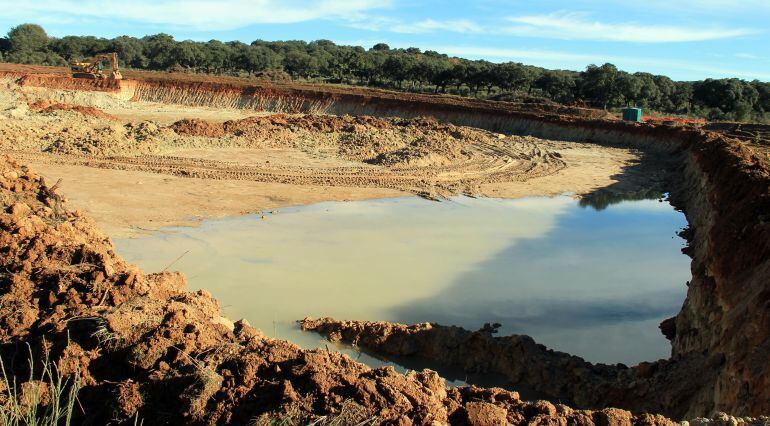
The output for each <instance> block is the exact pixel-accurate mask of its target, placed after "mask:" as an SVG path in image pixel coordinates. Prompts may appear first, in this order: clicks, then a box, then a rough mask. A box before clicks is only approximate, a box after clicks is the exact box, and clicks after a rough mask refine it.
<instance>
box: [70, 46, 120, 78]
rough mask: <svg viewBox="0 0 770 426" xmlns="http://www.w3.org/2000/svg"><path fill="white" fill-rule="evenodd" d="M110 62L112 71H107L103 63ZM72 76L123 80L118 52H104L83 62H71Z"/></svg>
mask: <svg viewBox="0 0 770 426" xmlns="http://www.w3.org/2000/svg"><path fill="white" fill-rule="evenodd" d="M107 62H109V64H110V67H111V69H112V71H110V72H109V74H107V73H105V70H104V68H103V66H102V65H103V64H105V63H107ZM70 68H71V69H72V77H74V78H90V79H92V80H106V79H109V80H122V79H123V75H121V74H120V70H119V69H118V54H117V53H115V52H113V53H103V54H100V55H96V56H94V57H93V58H91V59H89V60H87V61H83V62H71V63H70Z"/></svg>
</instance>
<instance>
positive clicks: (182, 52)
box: [0, 24, 770, 121]
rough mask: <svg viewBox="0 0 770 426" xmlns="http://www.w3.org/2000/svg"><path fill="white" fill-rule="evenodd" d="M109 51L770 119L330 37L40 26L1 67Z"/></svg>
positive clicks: (700, 97)
mask: <svg viewBox="0 0 770 426" xmlns="http://www.w3.org/2000/svg"><path fill="white" fill-rule="evenodd" d="M106 52H117V53H118V58H119V61H120V65H121V66H123V67H125V68H133V69H142V70H158V71H164V70H175V71H185V72H196V73H209V74H226V75H238V76H251V75H255V74H258V73H264V72H268V73H276V72H278V73H280V72H285V73H287V74H288V75H289V76H291V78H294V79H303V80H309V81H320V82H329V83H345V84H358V85H367V86H374V87H384V88H391V89H396V90H404V91H413V92H435V93H450V94H456V95H462V96H475V97H483V98H493V99H521V98H545V99H549V100H552V101H555V102H559V103H564V104H585V105H590V106H593V107H598V108H604V109H613V108H619V107H624V106H637V107H641V108H645V109H648V110H652V111H657V112H661V113H665V114H679V115H687V116H697V117H703V118H708V119H712V120H739V121H746V120H751V121H767V120H768V119H770V83H767V82H761V81H758V80H754V81H746V80H742V79H737V78H727V79H706V80H702V81H674V80H672V79H670V78H668V77H666V76H662V75H653V74H650V73H645V72H637V73H628V72H625V71H622V70H619V69H618V68H617V67H616V66H614V65H612V64H609V63H607V64H604V65H589V66H588V67H586V69H585V70H584V71H582V72H577V71H568V70H550V69H545V68H541V67H536V66H531V65H525V64H522V63H518V62H506V63H493V62H489V61H485V60H468V59H463V58H457V57H450V56H448V55H445V54H441V53H438V52H435V51H431V50H426V51H421V50H420V49H418V48H415V47H411V48H408V49H394V48H390V47H389V46H388V45H387V44H384V43H380V44H377V45H375V46H373V47H372V48H370V49H365V48H363V47H360V46H340V45H337V44H335V43H333V42H331V41H329V40H316V41H311V42H305V41H274V42H271V41H263V40H255V41H253V42H252V43H250V44H246V43H242V42H240V41H231V42H221V41H218V40H211V41H207V42H197V41H191V40H183V41H177V40H175V39H174V38H173V37H172V36H170V35H168V34H155V35H149V36H146V37H142V38H135V37H128V36H121V37H116V38H113V39H106V38H98V37H93V36H66V37H62V38H54V37H49V36H48V35H47V34H46V32H45V30H44V29H43V28H42V27H40V26H39V25H35V24H22V25H19V26H17V27H14V28H12V29H11V30H10V31H9V32H8V35H7V37H5V38H0V61H4V62H14V63H22V64H39V65H58V66H65V65H67V63H68V62H69V61H73V60H82V59H86V58H89V57H91V56H93V55H95V54H98V53H106Z"/></svg>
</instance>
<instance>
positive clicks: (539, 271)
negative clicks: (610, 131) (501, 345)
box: [115, 196, 690, 378]
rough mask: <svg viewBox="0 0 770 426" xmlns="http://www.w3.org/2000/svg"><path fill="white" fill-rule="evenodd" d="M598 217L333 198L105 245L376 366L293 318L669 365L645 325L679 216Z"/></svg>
mask: <svg viewBox="0 0 770 426" xmlns="http://www.w3.org/2000/svg"><path fill="white" fill-rule="evenodd" d="M601 207H602V209H601V210H597V209H595V208H592V207H590V206H585V205H583V206H581V205H580V203H579V202H578V201H576V200H574V199H573V198H571V197H567V196H562V197H554V198H526V199H518V200H499V199H474V198H466V197H457V198H452V199H450V200H448V201H444V202H440V203H437V202H431V201H426V200H423V199H419V198H398V199H385V200H374V201H359V202H330V203H320V204H315V205H311V206H304V207H296V208H288V209H281V210H280V211H279V212H274V213H271V212H265V213H263V214H256V215H247V216H241V217H236V218H229V219H223V220H212V221H206V222H203V224H202V225H201V226H200V227H197V228H189V227H184V228H167V229H164V230H162V231H159V232H157V233H154V234H152V235H149V236H144V237H140V238H132V239H121V240H116V241H115V244H116V246H117V248H118V251H119V252H120V254H122V255H123V256H124V257H125V258H126V260H128V261H129V262H134V263H136V264H138V265H139V266H140V267H142V268H143V269H144V270H145V271H159V270H162V269H164V268H166V267H167V266H169V264H171V263H172V262H173V264H172V265H171V267H170V269H173V270H180V271H182V272H184V273H185V274H186V275H187V279H188V288H189V289H191V290H195V289H198V288H204V289H206V290H208V291H210V292H211V293H212V294H213V295H214V297H216V298H217V299H218V300H219V302H220V303H221V305H222V307H223V311H224V312H225V314H226V315H227V316H228V317H230V318H232V319H239V318H246V319H247V320H248V321H249V323H251V324H252V325H253V326H255V327H258V328H260V329H262V331H263V332H264V333H266V334H268V335H272V336H275V337H280V338H282V339H287V340H289V341H292V342H294V343H296V344H298V345H300V346H303V347H329V348H330V349H332V348H333V349H335V350H341V351H343V352H347V353H348V354H350V355H352V356H353V357H355V358H359V359H360V360H361V361H363V362H366V363H368V364H370V365H374V366H379V365H383V364H385V363H386V362H385V361H382V360H378V359H375V358H373V357H371V356H369V355H366V354H361V353H358V352H356V351H355V350H354V349H353V348H349V347H346V346H343V345H332V344H331V343H328V342H326V341H325V340H324V339H323V338H321V337H319V336H318V335H316V334H313V333H304V332H302V331H300V330H299V328H298V327H297V325H296V323H295V321H296V320H298V319H301V318H303V317H305V316H311V317H321V316H332V317H334V318H337V319H357V320H386V321H395V322H403V323H414V322H427V321H430V322H438V323H441V324H448V325H449V324H451V325H459V326H462V327H465V328H467V329H471V330H475V329H478V328H480V327H481V326H482V325H483V324H484V323H487V322H490V323H493V322H497V323H500V324H502V327H501V328H500V330H499V335H506V334H511V333H517V334H528V335H530V336H532V337H534V338H535V340H536V341H538V342H539V343H542V344H545V345H547V346H548V347H550V348H553V349H556V350H561V351H566V352H569V353H572V354H575V355H579V356H581V357H584V358H586V359H587V360H589V361H592V362H605V363H617V362H622V363H626V364H629V365H630V364H635V363H637V362H639V361H644V360H647V361H651V360H656V359H658V358H663V357H668V356H669V351H670V345H669V343H668V341H667V340H666V339H665V338H664V337H663V336H662V335H661V333H660V331H659V330H658V324H659V323H660V321H662V320H663V319H665V318H668V317H670V316H672V315H674V314H675V313H676V312H677V311H678V310H679V308H680V307H681V304H682V301H683V300H684V296H685V291H686V286H685V282H686V281H687V280H688V279H689V278H690V271H689V258H687V257H686V256H685V255H683V254H682V253H681V251H680V249H681V248H682V246H683V244H684V242H683V240H682V239H680V238H679V237H677V236H676V232H677V231H678V230H680V229H681V228H682V227H684V226H685V225H686V221H685V218H684V216H683V215H682V214H681V213H679V212H676V211H674V209H673V208H672V207H671V206H670V205H669V204H668V203H666V202H660V201H658V200H639V201H624V202H620V203H617V204H612V205H609V206H605V205H602V206H601ZM604 207H606V208H604ZM180 256H182V257H181V258H179V257H180ZM175 260H176V261H175ZM174 261H175V262H174ZM458 377H460V378H462V377H461V376H458Z"/></svg>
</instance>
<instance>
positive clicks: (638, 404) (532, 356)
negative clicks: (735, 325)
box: [301, 318, 713, 418]
mask: <svg viewBox="0 0 770 426" xmlns="http://www.w3.org/2000/svg"><path fill="white" fill-rule="evenodd" d="M301 325H302V328H303V329H304V330H307V331H314V332H317V333H320V334H322V335H324V336H327V337H328V338H329V339H330V340H331V341H335V342H337V341H342V342H345V343H349V344H353V345H356V346H359V347H362V348H365V349H367V350H369V351H372V352H374V353H377V354H380V355H383V356H391V357H393V356H396V357H405V356H420V357H422V358H423V359H429V360H432V361H434V362H438V363H439V364H441V365H444V366H450V367H452V366H459V367H462V368H463V369H464V370H465V371H467V372H469V373H486V374H496V375H501V376H503V377H506V378H507V379H508V380H509V381H510V383H515V384H516V385H517V386H520V387H521V388H523V389H529V390H530V391H535V392H538V393H540V394H544V395H549V396H550V398H551V399H552V400H559V401H564V402H565V403H567V404H574V405H577V406H580V407H587V408H601V407H605V406H607V405H610V406H614V407H621V408H625V409H629V410H631V411H634V412H654V413H664V414H667V415H669V416H672V417H674V418H681V417H682V416H683V415H684V408H685V406H686V404H687V401H686V397H685V396H686V395H692V394H694V393H695V391H696V390H698V389H699V388H700V387H701V386H703V385H704V384H706V383H708V380H710V379H711V380H713V372H711V371H709V369H708V368H706V359H705V357H700V358H697V359H696V358H691V359H687V360H685V361H681V360H680V361H678V362H672V361H658V362H655V363H647V362H645V363H642V364H640V365H638V366H636V367H633V368H629V367H626V366H624V365H604V364H591V363H589V362H586V361H585V360H583V359H582V358H579V357H576V356H573V355H569V354H566V353H563V352H557V351H553V350H550V349H548V348H546V347H545V346H543V345H539V344H537V343H536V342H535V341H534V340H533V339H532V338H531V337H529V336H524V335H512V336H504V337H496V336H494V334H493V333H494V332H495V330H494V327H493V326H488V327H485V328H483V329H481V330H479V331H475V332H472V331H468V330H464V329H462V328H460V327H452V326H442V325H438V324H415V325H403V324H394V323H386V322H368V321H337V320H334V319H332V318H322V319H318V320H314V319H310V318H305V319H304V320H302V321H301ZM672 378H679V379H677V380H674V379H672Z"/></svg>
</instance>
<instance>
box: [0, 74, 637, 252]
mask: <svg viewBox="0 0 770 426" xmlns="http://www.w3.org/2000/svg"><path fill="white" fill-rule="evenodd" d="M1 83H3V86H4V87H1V88H0V113H2V114H3V115H4V116H5V119H4V120H0V152H6V153H9V154H10V155H12V156H14V157H16V158H18V159H19V160H21V161H24V162H27V163H29V164H31V165H32V166H33V168H34V169H35V170H37V171H38V172H40V173H41V174H42V175H43V176H45V177H46V179H47V180H48V181H49V182H56V181H57V180H58V179H60V178H61V179H62V184H61V186H60V188H61V189H60V192H61V193H62V194H64V195H65V196H66V197H67V198H68V199H69V200H70V201H71V205H72V206H73V207H75V208H78V209H81V210H83V211H84V212H86V213H87V214H88V215H89V216H91V217H92V218H94V219H95V220H96V221H97V223H98V224H99V225H100V227H101V228H102V229H104V230H105V231H107V233H108V234H110V235H112V236H114V237H128V236H135V235H138V234H141V233H144V232H152V231H154V230H157V229H159V228H162V227H168V226H177V225H185V226H186V225H194V224H196V223H199V222H200V220H202V219H206V218H219V217H225V216H232V215H239V214H244V213H251V212H259V211H262V210H266V209H271V210H272V209H277V208H281V207H287V206H296V205H302V204H310V203H316V202H322V201H342V200H362V199H371V198H383V197H398V196H409V195H422V196H426V197H433V198H437V199H441V198H442V197H447V196H452V195H457V194H465V195H473V196H488V197H525V196H551V195H557V194H564V193H571V194H575V195H576V196H579V195H582V194H587V193H590V192H591V191H594V190H597V189H600V188H606V187H613V188H616V189H619V190H624V189H635V188H637V187H639V186H640V185H644V184H645V182H646V181H647V180H648V179H649V176H650V173H649V171H648V170H646V171H645V172H644V173H639V172H638V171H637V172H634V170H635V169H638V168H639V163H640V162H642V163H649V161H647V160H645V161H642V158H641V154H640V153H638V152H635V151H632V150H629V149H625V148H618V147H607V146H600V145H595V144H588V143H567V142H558V141H548V140H542V139H536V138H531V137H519V136H510V135H508V136H506V135H499V134H494V133H489V132H486V131H482V130H478V129H472V128H467V127H457V126H452V125H443V124H440V123H436V122H431V121H425V120H421V119H416V120H411V121H409V120H407V121H404V120H400V121H399V120H383V119H374V118H351V117H333V116H282V115H266V114H257V115H255V114H254V113H253V111H252V112H250V113H249V114H248V115H247V113H246V112H245V111H241V110H215V109H211V108H195V107H182V106H176V105H164V104H157V103H146V102H128V101H125V100H120V99H115V98H113V97H110V96H109V95H107V94H104V93H92V92H78V91H63V90H48V89H40V88H20V87H18V86H15V85H14V84H13V82H12V81H10V80H5V81H3V82H1ZM41 99H42V100H46V101H47V102H48V101H50V102H48V103H47V104H52V105H53V106H54V108H53V109H52V110H45V111H41V110H36V109H35V108H30V107H29V106H28V105H31V104H32V103H34V102H36V101H40V100H41ZM57 103H61V105H67V106H70V107H71V106H72V105H78V106H86V107H88V108H92V110H91V111H92V112H93V111H96V112H98V113H99V114H102V112H103V113H106V114H109V115H111V116H113V117H115V118H113V119H110V118H105V117H103V116H101V115H93V114H90V113H89V112H88V111H85V112H76V111H72V110H66V111H64V110H57V109H56V105H57ZM102 115H103V114H102ZM245 117H249V118H245ZM182 119H194V120H193V121H190V120H187V121H185V122H179V120H182ZM196 120H197V121H196ZM228 120H232V121H228ZM225 121H228V122H225ZM223 122H225V123H223ZM174 123H177V124H174ZM180 123H181V124H180Z"/></svg>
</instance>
